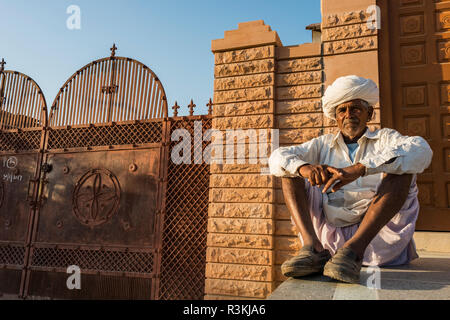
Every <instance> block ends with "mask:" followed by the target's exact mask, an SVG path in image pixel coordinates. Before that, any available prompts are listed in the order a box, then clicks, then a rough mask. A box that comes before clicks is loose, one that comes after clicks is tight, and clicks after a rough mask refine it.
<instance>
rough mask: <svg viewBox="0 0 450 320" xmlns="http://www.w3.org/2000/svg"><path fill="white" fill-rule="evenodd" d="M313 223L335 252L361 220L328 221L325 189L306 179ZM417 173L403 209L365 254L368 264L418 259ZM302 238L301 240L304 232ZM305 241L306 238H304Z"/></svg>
mask: <svg viewBox="0 0 450 320" xmlns="http://www.w3.org/2000/svg"><path fill="white" fill-rule="evenodd" d="M305 182H306V191H307V196H308V200H309V205H310V214H311V218H312V223H313V226H314V230H315V231H316V234H317V236H318V237H319V240H320V242H321V243H322V245H323V246H324V248H325V249H328V250H329V251H330V253H331V254H332V255H334V254H335V253H336V251H337V249H339V248H341V247H342V246H343V245H344V243H345V242H346V241H347V240H349V239H350V238H351V237H352V236H353V235H354V234H355V232H356V230H357V229H358V227H359V223H357V224H353V225H350V226H346V227H335V226H333V225H331V224H330V223H329V222H327V221H326V218H325V214H324V212H323V206H322V192H321V190H320V189H319V188H318V187H317V186H311V185H310V184H309V182H308V181H307V180H306V181H305ZM417 194H418V189H417V185H416V175H414V176H413V179H412V181H411V186H410V189H409V194H408V197H407V199H406V201H405V203H404V204H403V207H402V208H401V209H400V211H399V212H398V213H397V214H396V215H395V216H394V217H393V218H392V219H391V220H390V221H389V222H388V223H387V225H385V226H384V227H383V228H382V229H381V230H380V232H379V233H378V234H377V235H376V236H375V238H373V240H372V241H371V242H370V244H369V246H368V247H367V249H366V251H365V253H364V259H363V265H365V266H394V265H401V264H407V263H409V262H410V261H411V260H414V259H416V258H418V255H417V252H416V246H415V244H414V240H413V235H414V231H415V226H416V220H417V217H418V214H419V200H418V198H417ZM299 238H300V240H301V241H302V238H301V235H300V234H299ZM302 242H303V241H302Z"/></svg>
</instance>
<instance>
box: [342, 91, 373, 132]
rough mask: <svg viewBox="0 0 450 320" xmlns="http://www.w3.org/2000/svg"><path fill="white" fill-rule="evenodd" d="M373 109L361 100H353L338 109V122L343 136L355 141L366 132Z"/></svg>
mask: <svg viewBox="0 0 450 320" xmlns="http://www.w3.org/2000/svg"><path fill="white" fill-rule="evenodd" d="M372 114H373V108H372V107H371V106H369V105H368V104H367V102H366V101H364V100H361V99H356V100H351V101H348V102H345V103H343V104H340V105H339V106H337V107H336V121H337V124H338V127H339V129H340V130H341V132H342V134H343V135H344V136H346V137H348V138H350V139H353V138H355V137H357V136H359V135H360V134H362V133H363V132H364V130H365V129H366V126H367V122H368V121H370V119H371V117H372Z"/></svg>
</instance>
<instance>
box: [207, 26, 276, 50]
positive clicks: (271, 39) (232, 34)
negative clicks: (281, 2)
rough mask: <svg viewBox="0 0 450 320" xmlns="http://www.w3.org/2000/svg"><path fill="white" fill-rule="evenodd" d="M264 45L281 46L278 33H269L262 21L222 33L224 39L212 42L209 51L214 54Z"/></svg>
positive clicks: (269, 30) (267, 27) (268, 28)
mask: <svg viewBox="0 0 450 320" xmlns="http://www.w3.org/2000/svg"><path fill="white" fill-rule="evenodd" d="M266 45H274V46H277V47H282V46H283V44H282V43H281V40H280V38H279V37H278V33H277V32H276V31H271V29H270V26H266V25H265V24H264V21H263V20H257V21H249V22H243V23H239V25H238V29H237V30H232V31H226V32H225V33H224V39H217V40H212V42H211V51H212V52H214V53H216V52H220V51H229V50H236V49H246V48H252V47H260V46H266Z"/></svg>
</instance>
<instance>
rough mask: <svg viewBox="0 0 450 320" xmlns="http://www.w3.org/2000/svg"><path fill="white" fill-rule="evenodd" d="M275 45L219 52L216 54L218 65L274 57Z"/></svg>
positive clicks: (215, 58) (215, 60)
mask: <svg viewBox="0 0 450 320" xmlns="http://www.w3.org/2000/svg"><path fill="white" fill-rule="evenodd" d="M274 52H275V47H274V46H265V47H257V48H251V49H244V50H234V51H227V52H218V53H216V54H215V55H214V62H215V64H216V65H219V64H226V63H236V62H244V61H250V60H261V59H267V58H273V57H274V55H275V53H274Z"/></svg>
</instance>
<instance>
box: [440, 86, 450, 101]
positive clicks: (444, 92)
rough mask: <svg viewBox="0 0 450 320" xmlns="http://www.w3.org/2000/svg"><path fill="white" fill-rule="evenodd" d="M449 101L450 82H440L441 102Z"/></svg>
mask: <svg viewBox="0 0 450 320" xmlns="http://www.w3.org/2000/svg"><path fill="white" fill-rule="evenodd" d="M449 103H450V83H443V84H441V104H449Z"/></svg>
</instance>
